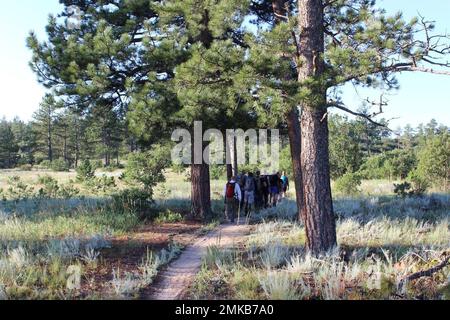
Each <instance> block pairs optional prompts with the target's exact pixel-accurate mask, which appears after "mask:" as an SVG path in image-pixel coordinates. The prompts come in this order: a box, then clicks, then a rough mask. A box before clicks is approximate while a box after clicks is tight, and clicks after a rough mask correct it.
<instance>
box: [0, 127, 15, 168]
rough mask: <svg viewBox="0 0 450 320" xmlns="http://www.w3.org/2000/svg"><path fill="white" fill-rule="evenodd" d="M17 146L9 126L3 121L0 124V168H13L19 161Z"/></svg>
mask: <svg viewBox="0 0 450 320" xmlns="http://www.w3.org/2000/svg"><path fill="white" fill-rule="evenodd" d="M18 151H19V146H18V144H17V140H16V137H15V136H14V133H13V131H12V128H11V124H10V123H8V122H7V121H6V119H3V120H2V121H1V122H0V168H1V169H9V168H13V167H14V166H15V165H16V164H17V161H18V159H19V155H18Z"/></svg>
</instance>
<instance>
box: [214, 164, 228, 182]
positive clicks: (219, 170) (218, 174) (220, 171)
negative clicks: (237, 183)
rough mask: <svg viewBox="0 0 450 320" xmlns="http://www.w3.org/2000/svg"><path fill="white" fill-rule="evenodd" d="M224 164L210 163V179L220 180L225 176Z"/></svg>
mask: <svg viewBox="0 0 450 320" xmlns="http://www.w3.org/2000/svg"><path fill="white" fill-rule="evenodd" d="M226 171H227V170H226V166H223V165H212V166H210V175H211V179H212V180H220V179H223V178H225V177H226V174H227V172H226Z"/></svg>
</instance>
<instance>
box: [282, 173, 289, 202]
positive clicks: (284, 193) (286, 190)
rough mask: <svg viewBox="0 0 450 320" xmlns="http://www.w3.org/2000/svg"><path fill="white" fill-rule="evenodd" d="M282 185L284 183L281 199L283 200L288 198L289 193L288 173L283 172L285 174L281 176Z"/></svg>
mask: <svg viewBox="0 0 450 320" xmlns="http://www.w3.org/2000/svg"><path fill="white" fill-rule="evenodd" d="M281 183H282V193H281V197H282V199H284V198H286V197H287V192H288V191H289V178H288V176H287V175H286V171H283V174H282V176H281Z"/></svg>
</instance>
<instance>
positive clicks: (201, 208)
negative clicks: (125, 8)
mask: <svg viewBox="0 0 450 320" xmlns="http://www.w3.org/2000/svg"><path fill="white" fill-rule="evenodd" d="M201 14H202V21H201V24H202V25H204V28H202V29H201V31H200V35H199V39H198V41H199V42H200V43H201V44H202V45H203V46H205V48H209V47H210V46H211V44H212V42H213V36H212V34H211V32H210V30H209V29H208V23H209V18H210V17H209V12H208V11H207V10H205V11H204V12H202V13H201ZM202 134H203V132H202ZM192 136H194V135H192ZM198 139H201V140H200V141H202V140H203V137H198ZM194 147H195V146H194V143H193V144H192V148H193V149H192V157H193V158H192V160H193V161H192V165H191V215H192V217H193V218H196V219H205V218H208V217H211V216H212V209H211V185H210V173H209V165H207V164H205V163H202V164H195V161H194V154H195V150H194Z"/></svg>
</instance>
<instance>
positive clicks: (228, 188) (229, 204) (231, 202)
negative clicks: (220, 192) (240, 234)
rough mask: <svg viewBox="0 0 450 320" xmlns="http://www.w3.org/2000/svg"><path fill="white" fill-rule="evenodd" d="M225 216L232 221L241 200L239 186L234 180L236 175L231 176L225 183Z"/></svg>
mask: <svg viewBox="0 0 450 320" xmlns="http://www.w3.org/2000/svg"><path fill="white" fill-rule="evenodd" d="M224 196H225V218H226V219H227V220H228V221H230V222H231V223H234V220H235V218H236V213H237V211H238V210H239V204H240V202H241V200H242V193H241V187H240V186H239V183H237V182H236V177H232V178H231V179H230V181H228V182H227V184H226V185H225V190H224Z"/></svg>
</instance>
